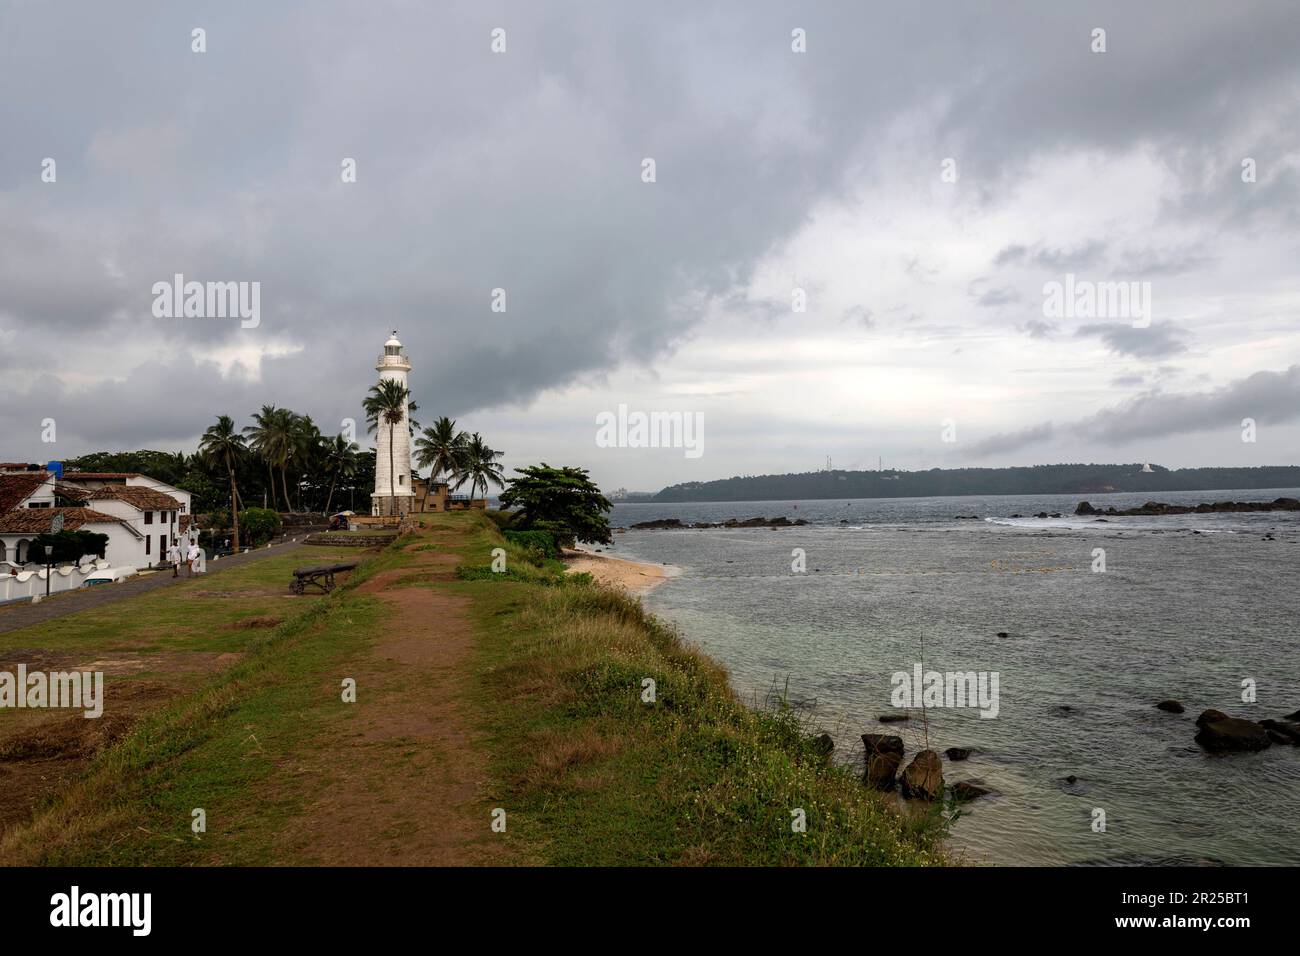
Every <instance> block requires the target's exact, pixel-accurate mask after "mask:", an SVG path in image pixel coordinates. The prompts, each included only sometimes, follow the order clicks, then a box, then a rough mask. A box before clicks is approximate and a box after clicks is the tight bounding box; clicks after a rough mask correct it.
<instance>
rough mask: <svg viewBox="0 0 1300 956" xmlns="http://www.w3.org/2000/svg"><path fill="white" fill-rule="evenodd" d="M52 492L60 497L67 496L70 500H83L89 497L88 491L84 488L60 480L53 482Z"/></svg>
mask: <svg viewBox="0 0 1300 956" xmlns="http://www.w3.org/2000/svg"><path fill="white" fill-rule="evenodd" d="M54 493H55V494H56V495H58V496H59V497H60V498H68V499H70V500H72V501H85V500H87V499H88V498H89V497H90V492H89V491H87V490H86V489H85V488H78V487H77V486H76V485H67V484H64V483H63V482H61V481H56V482H55V483H54Z"/></svg>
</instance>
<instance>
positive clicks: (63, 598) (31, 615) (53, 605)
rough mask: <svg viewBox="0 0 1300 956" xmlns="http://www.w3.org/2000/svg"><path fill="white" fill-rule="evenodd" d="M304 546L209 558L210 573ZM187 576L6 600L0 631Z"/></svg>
mask: <svg viewBox="0 0 1300 956" xmlns="http://www.w3.org/2000/svg"><path fill="white" fill-rule="evenodd" d="M302 546H303V545H302V542H301V541H286V542H281V543H277V544H273V545H272V546H271V547H270V548H269V549H268V548H260V549H258V550H256V551H245V552H244V553H243V554H239V555H235V556H233V557H226V558H222V559H221V560H220V561H209V562H208V571H207V573H208V574H220V573H221V572H222V571H225V570H227V569H228V568H237V567H241V566H243V565H245V564H248V563H249V562H250V561H260V560H261V559H262V558H265V557H269V556H270V555H273V554H284V553H286V552H288V551H293V550H296V549H298V548H301V547H302ZM186 578H187V573H186V571H185V570H184V569H183V568H182V569H181V573H180V576H179V577H175V578H173V577H172V576H171V573H170V572H168V571H158V572H157V573H155V574H146V575H141V576H140V577H136V578H129V579H128V580H126V581H123V582H122V583H121V584H100V585H96V586H95V587H93V588H84V589H83V588H79V589H77V590H76V591H65V592H64V593H62V594H56V595H54V596H52V597H51V598H50V599H49V600H48V601H42V602H41V603H40V604H32V603H31V602H26V603H15V604H6V605H4V606H3V607H0V634H4V633H5V632H6V631H16V630H18V629H19V628H22V627H30V626H31V625H33V624H44V623H45V622H46V621H52V620H54V619H55V618H57V617H64V616H66V615H68V614H76V613H77V612H78V611H84V610H86V609H87V608H93V607H101V606H103V605H105V604H112V603H113V602H114V601H120V600H122V599H123V598H129V597H135V596H136V595H137V594H144V593H146V592H148V591H155V590H157V589H158V588H165V587H167V585H169V584H175V583H176V582H178V581H184V580H186ZM287 586H288V582H287V579H286V587H287Z"/></svg>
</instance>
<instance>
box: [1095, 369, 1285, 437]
mask: <svg viewBox="0 0 1300 956" xmlns="http://www.w3.org/2000/svg"><path fill="white" fill-rule="evenodd" d="M1245 418H1251V419H1254V420H1255V422H1256V423H1257V424H1259V425H1261V426H1263V425H1266V424H1267V425H1281V424H1286V423H1289V422H1295V421H1298V420H1300V365H1292V366H1291V367H1290V368H1287V369H1285V370H1284V371H1281V372H1256V373H1255V374H1254V375H1250V376H1247V377H1246V378H1243V379H1238V380H1237V381H1235V382H1231V383H1230V384H1228V385H1225V386H1223V387H1222V388H1215V389H1209V390H1207V391H1203V392H1182V393H1161V392H1148V393H1145V394H1142V395H1139V396H1137V397H1136V398H1134V399H1132V400H1131V401H1128V402H1124V403H1121V404H1120V405H1116V406H1113V407H1111V408H1108V409H1103V410H1102V411H1100V412H1097V413H1096V414H1094V415H1091V416H1089V417H1088V418H1085V419H1083V420H1082V421H1079V422H1076V423H1074V425H1073V426H1072V428H1073V430H1074V431H1075V432H1076V433H1077V434H1079V435H1081V436H1083V437H1086V438H1091V439H1098V440H1101V441H1104V442H1111V443H1120V442H1127V441H1136V440H1139V439H1146V438H1162V437H1168V436H1170V435H1185V434H1189V433H1194V432H1202V431H1207V430H1210V429H1229V430H1231V429H1238V428H1240V427H1241V422H1242V420H1243V419H1245Z"/></svg>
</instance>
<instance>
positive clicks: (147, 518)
mask: <svg viewBox="0 0 1300 956" xmlns="http://www.w3.org/2000/svg"><path fill="white" fill-rule="evenodd" d="M144 523H145V524H153V512H152V511H146V512H145V513H144ZM148 553H149V552H148V551H146V552H145V554H148Z"/></svg>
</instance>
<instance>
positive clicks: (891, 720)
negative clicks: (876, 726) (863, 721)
mask: <svg viewBox="0 0 1300 956" xmlns="http://www.w3.org/2000/svg"><path fill="white" fill-rule="evenodd" d="M876 720H878V721H880V722H881V723H882V724H900V723H902V722H903V721H905V720H907V714H881V715H880V716H879V717H877V718H876Z"/></svg>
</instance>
